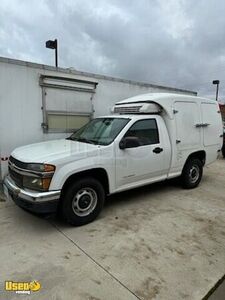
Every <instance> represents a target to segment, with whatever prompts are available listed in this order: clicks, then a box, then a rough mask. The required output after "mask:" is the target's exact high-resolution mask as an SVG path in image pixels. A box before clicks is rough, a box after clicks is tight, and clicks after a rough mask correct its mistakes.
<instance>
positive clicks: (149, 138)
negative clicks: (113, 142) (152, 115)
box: [124, 119, 159, 146]
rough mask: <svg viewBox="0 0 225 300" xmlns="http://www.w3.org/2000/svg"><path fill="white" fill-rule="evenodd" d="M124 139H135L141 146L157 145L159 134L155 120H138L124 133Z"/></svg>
mask: <svg viewBox="0 0 225 300" xmlns="http://www.w3.org/2000/svg"><path fill="white" fill-rule="evenodd" d="M124 137H133V138H137V139H138V140H139V142H140V145H141V146H145V145H152V144H158V143H159V132H158V127H157V123H156V120H155V119H147V120H139V121H137V122H136V123H134V124H133V125H132V126H131V128H130V129H129V130H128V131H127V132H126V134H125V136H124Z"/></svg>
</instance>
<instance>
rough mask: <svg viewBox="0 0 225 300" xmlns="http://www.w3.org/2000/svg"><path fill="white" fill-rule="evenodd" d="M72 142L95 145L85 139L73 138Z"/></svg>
mask: <svg viewBox="0 0 225 300" xmlns="http://www.w3.org/2000/svg"><path fill="white" fill-rule="evenodd" d="M71 140H72V141H77V142H82V143H88V144H95V143H94V141H92V140H88V139H86V138H74V139H71Z"/></svg>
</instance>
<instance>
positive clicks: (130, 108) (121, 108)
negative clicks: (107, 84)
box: [114, 105, 142, 114]
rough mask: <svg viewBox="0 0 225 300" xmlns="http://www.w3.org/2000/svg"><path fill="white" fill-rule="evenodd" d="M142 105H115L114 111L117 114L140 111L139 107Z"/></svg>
mask: <svg viewBox="0 0 225 300" xmlns="http://www.w3.org/2000/svg"><path fill="white" fill-rule="evenodd" d="M141 107H142V105H135V106H115V107H114V113H119V114H135V113H139V112H140V108H141Z"/></svg>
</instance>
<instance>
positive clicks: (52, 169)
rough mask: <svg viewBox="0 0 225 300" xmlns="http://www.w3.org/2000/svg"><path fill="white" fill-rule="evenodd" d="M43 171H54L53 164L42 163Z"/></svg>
mask: <svg viewBox="0 0 225 300" xmlns="http://www.w3.org/2000/svg"><path fill="white" fill-rule="evenodd" d="M44 171H45V172H53V171H55V166H53V165H47V164H44Z"/></svg>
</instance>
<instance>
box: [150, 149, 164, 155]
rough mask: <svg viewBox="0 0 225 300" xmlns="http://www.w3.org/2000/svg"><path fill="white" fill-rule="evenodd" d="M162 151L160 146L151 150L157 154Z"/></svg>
mask: <svg viewBox="0 0 225 300" xmlns="http://www.w3.org/2000/svg"><path fill="white" fill-rule="evenodd" d="M162 151H163V148H160V147H156V148H155V149H153V150H152V152H154V153H156V154H159V153H160V152H162Z"/></svg>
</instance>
